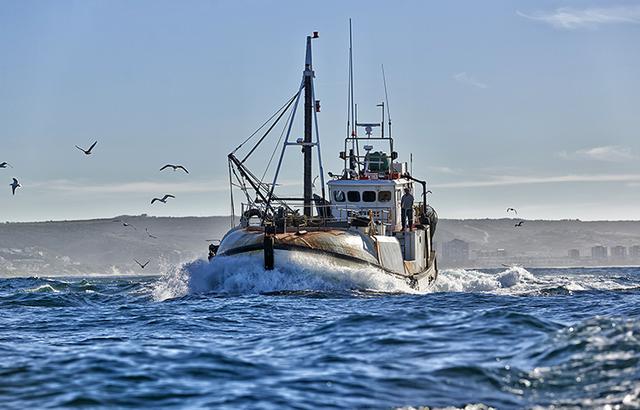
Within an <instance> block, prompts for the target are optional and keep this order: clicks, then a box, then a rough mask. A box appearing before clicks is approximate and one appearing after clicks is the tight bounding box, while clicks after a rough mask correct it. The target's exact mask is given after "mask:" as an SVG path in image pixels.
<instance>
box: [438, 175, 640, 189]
mask: <svg viewBox="0 0 640 410" xmlns="http://www.w3.org/2000/svg"><path fill="white" fill-rule="evenodd" d="M569 182H640V174H586V175H557V176H543V177H536V176H532V177H526V176H509V175H505V176H500V177H494V178H490V179H486V180H476V181H460V182H450V183H443V184H431V185H430V187H433V188H480V187H491V186H507V185H525V184H557V183H569Z"/></svg>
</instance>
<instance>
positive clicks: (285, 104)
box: [231, 91, 299, 154]
mask: <svg viewBox="0 0 640 410" xmlns="http://www.w3.org/2000/svg"><path fill="white" fill-rule="evenodd" d="M298 92H299V91H298ZM296 96H297V94H296V95H294V96H293V97H291V98H290V99H289V100H287V102H286V103H284V105H283V106H282V107H280V108H279V109H278V110H277V111H276V112H274V113H273V115H272V116H271V117H269V119H267V120H266V121H265V122H264V123H262V125H261V126H260V127H258V129H257V130H255V131H254V132H253V133H252V134H251V135H249V136H248V137H247V138H246V139H245V140H244V141H242V142H241V143H240V145H238V146H237V147H236V149H234V150H233V151H232V152H231V153H232V154H235V153H236V151H238V150H239V149H240V148H242V146H243V145H244V144H246V143H247V142H248V141H249V140H250V139H251V138H253V137H254V136H255V135H256V134H257V133H258V132H260V130H261V129H262V128H264V126H265V125H267V124H268V123H269V122H270V121H271V120H272V119H273V118H274V117H275V116H276V115H278V113H279V112H280V111H282V110H283V109H284V108H285V107H286V106H287V105H289V104H291V101H292V100H293V99H294V98H296Z"/></svg>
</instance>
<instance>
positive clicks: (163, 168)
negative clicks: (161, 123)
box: [160, 164, 173, 171]
mask: <svg viewBox="0 0 640 410" xmlns="http://www.w3.org/2000/svg"><path fill="white" fill-rule="evenodd" d="M170 167H173V165H171V164H167V165H165V166H164V167H162V168H160V171H162V170H165V169H167V168H170Z"/></svg>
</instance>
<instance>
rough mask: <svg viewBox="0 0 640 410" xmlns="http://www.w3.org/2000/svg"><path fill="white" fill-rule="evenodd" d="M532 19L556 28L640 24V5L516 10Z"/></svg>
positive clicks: (522, 15) (567, 28)
mask: <svg viewBox="0 0 640 410" xmlns="http://www.w3.org/2000/svg"><path fill="white" fill-rule="evenodd" d="M516 13H517V14H518V15H519V16H521V17H525V18H528V19H530V20H536V21H541V22H543V23H547V24H550V25H552V26H553V27H555V28H560V29H565V30H574V29H580V28H593V27H596V26H599V25H603V24H640V6H611V7H591V8H585V9H573V8H569V7H562V8H558V9H556V10H555V11H553V12H539V13H535V14H526V13H523V12H521V11H516Z"/></svg>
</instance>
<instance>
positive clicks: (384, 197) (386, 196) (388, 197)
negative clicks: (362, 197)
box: [378, 191, 391, 202]
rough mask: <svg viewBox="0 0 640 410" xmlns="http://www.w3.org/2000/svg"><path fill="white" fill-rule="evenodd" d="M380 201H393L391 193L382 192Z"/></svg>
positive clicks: (379, 194) (379, 193) (379, 196)
mask: <svg viewBox="0 0 640 410" xmlns="http://www.w3.org/2000/svg"><path fill="white" fill-rule="evenodd" d="M378 201H380V202H389V201H391V191H380V192H378Z"/></svg>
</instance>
